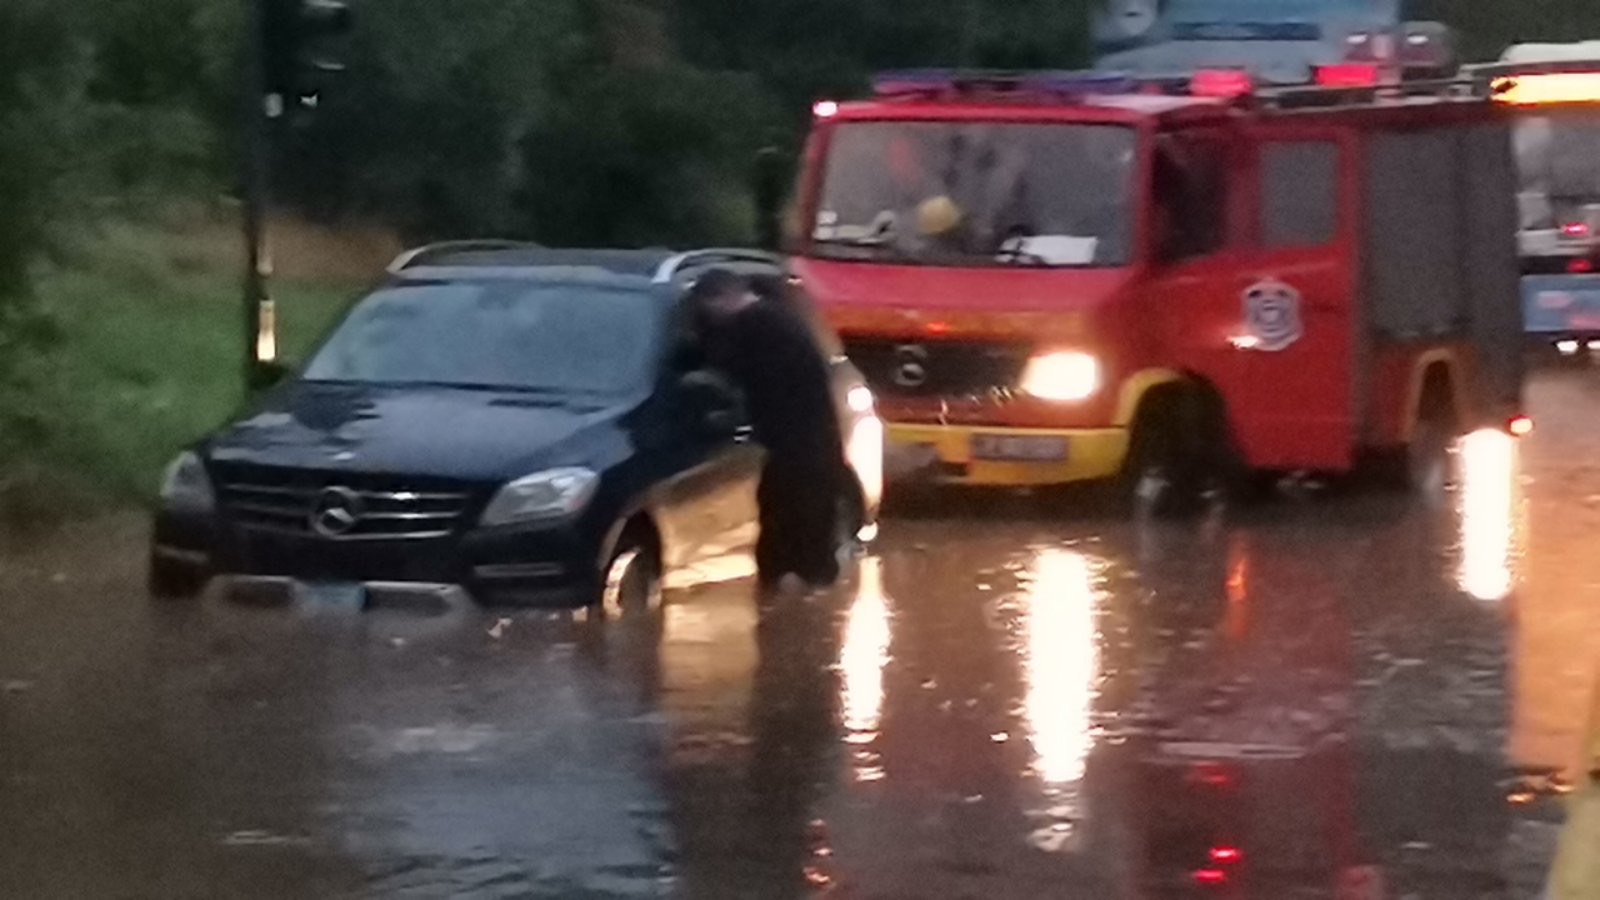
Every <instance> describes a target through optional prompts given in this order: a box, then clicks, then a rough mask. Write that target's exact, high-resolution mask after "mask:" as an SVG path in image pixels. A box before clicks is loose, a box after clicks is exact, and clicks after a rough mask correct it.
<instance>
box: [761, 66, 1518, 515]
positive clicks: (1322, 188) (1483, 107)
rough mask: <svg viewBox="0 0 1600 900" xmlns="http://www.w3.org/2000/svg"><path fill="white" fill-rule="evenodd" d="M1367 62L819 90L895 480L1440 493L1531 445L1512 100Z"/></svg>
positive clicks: (808, 251) (844, 261)
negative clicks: (1481, 432) (1237, 481)
mask: <svg viewBox="0 0 1600 900" xmlns="http://www.w3.org/2000/svg"><path fill="white" fill-rule="evenodd" d="M1359 68H1361V67H1357V66H1350V65H1340V66H1334V67H1329V71H1327V72H1321V73H1319V75H1318V80H1319V81H1320V82H1321V84H1320V85H1314V86H1308V87H1303V88H1287V89H1285V88H1273V89H1261V90H1257V89H1256V88H1255V87H1254V86H1253V85H1252V84H1251V82H1250V77H1249V76H1248V74H1246V73H1244V72H1242V71H1207V72H1200V73H1197V74H1196V75H1194V76H1193V77H1192V78H1190V79H1185V83H1184V84H1182V85H1174V84H1172V83H1171V82H1170V81H1169V82H1165V83H1161V82H1154V81H1148V82H1136V81H1130V80H1128V79H1126V78H1124V77H1121V76H1116V75H1106V74H1103V73H1038V74H1020V75H1018V74H997V73H965V72H956V71H917V72H908V73H898V74H893V75H886V76H883V77H881V78H880V79H879V80H878V81H877V83H876V88H875V96H873V97H872V98H870V99H867V100H863V101H859V102H844V103H840V102H833V101H825V102H820V103H818V104H817V105H816V107H815V110H814V113H815V127H814V130H813V132H812V134H811V136H810V139H809V141H808V144H807V148H806V152H805V159H804V162H803V168H802V172H801V176H800V181H799V188H798V192H797V195H796V200H795V202H794V204H793V205H792V206H791V208H790V210H789V211H788V216H787V220H786V225H787V228H786V234H787V240H788V241H789V242H790V249H791V251H792V252H793V254H794V256H795V257H796V258H795V260H794V263H793V266H794V271H795V274H796V276H797V277H798V278H799V279H800V280H801V281H802V282H803V284H804V285H805V286H806V288H807V289H808V290H809V292H810V293H811V294H812V295H813V296H814V297H815V298H817V300H818V302H819V303H820V304H821V305H822V306H823V307H824V309H825V310H826V311H827V313H828V315H829V316H830V317H831V318H832V320H833V322H834V324H835V325H836V326H837V327H838V329H839V330H840V332H841V333H842V335H843V336H844V338H845V341H846V345H847V352H848V353H849V354H850V356H851V357H852V359H853V360H854V361H855V363H856V365H857V366H858V367H859V368H860V369H861V370H862V371H863V372H864V373H865V374H866V376H867V378H868V380H869V382H870V383H871V384H872V386H873V388H874V390H875V391H876V393H877V395H878V398H879V403H880V408H881V411H882V414H883V415H884V416H885V418H886V419H887V420H888V422H889V423H890V432H889V434H890V460H891V467H892V471H893V473H895V474H897V475H898V476H899V478H900V479H901V480H907V479H909V478H911V477H913V476H915V477H922V478H926V479H929V480H932V481H934V482H938V483H947V484H970V485H1003V486H1040V485H1054V484H1062V483H1067V482H1075V481H1084V480H1097V479H1111V478H1117V477H1121V478H1122V479H1123V481H1124V483H1125V484H1127V485H1129V486H1130V487H1131V488H1132V489H1133V490H1132V493H1133V495H1134V496H1145V497H1150V496H1155V497H1161V496H1172V495H1174V494H1175V493H1178V492H1176V491H1173V490H1170V489H1174V488H1183V487H1185V486H1192V485H1195V484H1198V483H1199V481H1198V474H1199V473H1201V472H1202V471H1224V469H1222V468H1220V467H1221V466H1223V465H1224V464H1231V465H1230V469H1231V470H1234V471H1237V470H1238V469H1239V468H1244V469H1249V470H1258V471H1273V472H1297V471H1304V472H1329V473H1332V472H1343V471H1348V470H1350V469H1352V468H1353V467H1354V466H1356V465H1357V464H1358V462H1360V461H1362V460H1364V459H1366V458H1368V457H1369V456H1370V457H1381V458H1387V459H1389V460H1391V461H1395V462H1405V461H1409V462H1410V463H1411V465H1410V466H1409V467H1407V468H1405V469H1404V471H1407V472H1408V473H1409V475H1410V476H1411V478H1412V480H1414V481H1421V480H1426V479H1433V480H1436V475H1437V473H1439V472H1442V471H1443V469H1442V465H1441V464H1442V462H1443V460H1444V459H1445V458H1446V456H1447V450H1448V447H1449V446H1450V443H1451V439H1452V437H1453V436H1454V435H1456V434H1459V433H1461V432H1463V431H1465V430H1469V429H1474V428H1479V427H1485V426H1493V427H1510V428H1512V429H1513V430H1518V431H1520V430H1523V429H1525V428H1527V427H1529V426H1530V425H1531V423H1530V422H1529V421H1528V420H1526V419H1525V418H1523V417H1521V415H1520V400H1521V385H1522V364H1521V356H1520V352H1519V335H1520V331H1521V310H1520V301H1519V295H1518V283H1517V282H1518V263H1517V243H1516V232H1517V210H1516V207H1515V201H1514V198H1515V195H1516V187H1515V185H1516V178H1515V174H1514V166H1513V162H1512V158H1511V144H1510V140H1509V137H1508V126H1507V123H1506V122H1505V121H1504V119H1503V113H1502V112H1501V111H1499V110H1497V108H1496V106H1495V104H1493V103H1492V102H1490V101H1489V100H1488V99H1487V98H1486V97H1485V96H1484V94H1486V91H1485V90H1481V89H1478V88H1477V87H1475V86H1474V85H1472V84H1469V83H1468V82H1465V81H1462V82H1450V83H1439V84H1429V85H1424V84H1419V83H1410V84H1406V85H1403V86H1402V85H1396V84H1390V83H1385V82H1382V81H1380V79H1379V75H1378V73H1377V71H1376V70H1375V69H1373V70H1370V71H1367V70H1363V71H1356V69H1359ZM1369 76H1370V77H1369ZM1396 469H1397V470H1399V469H1400V467H1399V466H1397V467H1396Z"/></svg>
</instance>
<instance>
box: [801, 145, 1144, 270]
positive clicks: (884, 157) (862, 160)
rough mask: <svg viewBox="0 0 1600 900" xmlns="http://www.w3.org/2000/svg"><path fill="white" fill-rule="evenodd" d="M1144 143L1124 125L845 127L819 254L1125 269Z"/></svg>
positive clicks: (821, 218) (829, 175) (821, 219)
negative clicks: (1136, 175) (1138, 150)
mask: <svg viewBox="0 0 1600 900" xmlns="http://www.w3.org/2000/svg"><path fill="white" fill-rule="evenodd" d="M1135 142H1136V137H1135V132H1134V130H1133V129H1132V128H1129V127H1124V126H1116V125H1087V124H1021V123H993V122H979V123H973V122H899V121H896V122H845V123H841V124H839V125H837V126H835V128H834V130H833V133H832V137H831V140H830V143H829V155H828V159H827V164H826V166H825V168H824V172H823V180H822V186H821V196H820V197H819V198H818V203H817V207H816V208H817V214H816V220H815V222H814V223H813V224H812V230H811V244H812V247H813V252H814V253H815V255H817V256H821V257H826V258H831V259H846V260H873V261H893V262H901V263H911V264H921V265H948V266H1008V265H1009V266H1015V265H1023V266H1103V267H1104V266H1120V265H1125V264H1126V263H1127V262H1128V261H1129V256H1130V251H1131V246H1132V218H1133V216H1132V209H1133V202H1132V196H1133V185H1134V167H1135V158H1136V154H1135V147H1136V143H1135Z"/></svg>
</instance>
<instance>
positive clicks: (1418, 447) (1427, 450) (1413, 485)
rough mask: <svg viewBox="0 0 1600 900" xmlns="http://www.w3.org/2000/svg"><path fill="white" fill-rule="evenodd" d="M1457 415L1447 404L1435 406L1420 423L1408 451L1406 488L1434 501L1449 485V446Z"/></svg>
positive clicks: (1454, 435) (1407, 448)
mask: <svg viewBox="0 0 1600 900" xmlns="http://www.w3.org/2000/svg"><path fill="white" fill-rule="evenodd" d="M1457 430H1458V429H1457V428H1456V423H1455V415H1454V413H1452V412H1451V410H1450V407H1449V405H1448V404H1447V403H1439V404H1434V405H1433V406H1432V407H1431V408H1429V409H1428V410H1426V411H1425V412H1424V413H1423V414H1422V415H1421V416H1420V417H1419V418H1418V419H1417V424H1416V428H1415V430H1414V431H1413V432H1412V435H1411V443H1410V445H1408V446H1407V447H1406V454H1405V473H1404V477H1405V484H1404V487H1405V488H1406V489H1408V490H1410V491H1412V492H1414V493H1417V494H1419V495H1422V496H1425V497H1433V496H1436V495H1438V494H1440V493H1442V492H1443V491H1444V489H1445V488H1446V487H1447V486H1448V485H1449V484H1450V480H1451V471H1450V469H1451V466H1450V446H1451V444H1453V443H1454V442H1455V439H1456V432H1457Z"/></svg>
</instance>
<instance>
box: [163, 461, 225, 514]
mask: <svg viewBox="0 0 1600 900" xmlns="http://www.w3.org/2000/svg"><path fill="white" fill-rule="evenodd" d="M161 505H162V507H163V508H164V509H166V510H168V511H169V512H179V513H209V512H211V511H213V510H215V509H216V507H217V495H216V492H214V491H213V490H212V489H211V476H209V475H207V474H206V466H205V463H203V462H201V461H200V457H199V455H197V454H196V453H194V452H193V451H190V450H185V451H184V452H182V453H180V454H178V458H177V459H174V460H173V461H172V464H171V465H169V466H167V471H166V474H165V475H163V476H162V478H161Z"/></svg>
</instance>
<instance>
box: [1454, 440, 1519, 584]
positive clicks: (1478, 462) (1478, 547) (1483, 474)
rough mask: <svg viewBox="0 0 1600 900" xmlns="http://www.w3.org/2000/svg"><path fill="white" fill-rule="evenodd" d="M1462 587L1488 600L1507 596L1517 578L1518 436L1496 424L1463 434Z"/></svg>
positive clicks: (1459, 581) (1461, 503) (1461, 507)
mask: <svg viewBox="0 0 1600 900" xmlns="http://www.w3.org/2000/svg"><path fill="white" fill-rule="evenodd" d="M1459 456H1460V460H1461V494H1460V509H1459V512H1460V518H1461V547H1460V553H1461V564H1460V570H1459V572H1458V574H1457V580H1458V583H1459V584H1460V586H1461V589H1462V590H1463V591H1465V592H1466V593H1468V594H1469V595H1471V596H1472V597H1474V598H1476V599H1479V600H1484V601H1491V602H1492V601H1498V600H1504V599H1505V598H1506V597H1507V596H1509V595H1510V594H1511V590H1512V588H1513V586H1514V585H1515V583H1516V564H1517V540H1516V538H1517V471H1518V465H1517V463H1518V460H1517V441H1516V440H1515V439H1514V438H1512V437H1511V436H1509V435H1507V434H1504V433H1502V432H1499V431H1494V430H1487V429H1486V430H1483V431H1477V432H1474V433H1472V434H1469V435H1467V436H1466V437H1465V438H1462V440H1461V445H1460V448H1459Z"/></svg>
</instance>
